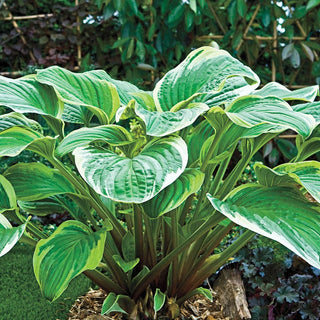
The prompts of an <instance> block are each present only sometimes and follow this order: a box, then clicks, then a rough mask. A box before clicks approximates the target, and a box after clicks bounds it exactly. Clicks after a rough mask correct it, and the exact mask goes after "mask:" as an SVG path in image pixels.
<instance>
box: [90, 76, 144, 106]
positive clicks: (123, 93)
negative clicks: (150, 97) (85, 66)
mask: <svg viewBox="0 0 320 320" xmlns="http://www.w3.org/2000/svg"><path fill="white" fill-rule="evenodd" d="M87 74H88V75H90V77H92V78H94V79H100V80H106V81H108V82H111V83H112V84H113V85H114V86H115V87H116V88H117V92H118V94H119V98H120V103H121V104H124V105H127V104H128V103H129V101H130V100H132V99H135V97H136V94H140V93H141V94H143V93H145V92H144V91H142V90H140V89H139V88H138V87H136V86H135V85H133V84H132V83H130V82H127V81H122V80H115V79H113V78H111V77H110V76H109V75H108V74H107V73H106V72H105V71H103V70H92V71H88V72H87ZM137 101H138V102H139V100H138V99H137Z"/></svg>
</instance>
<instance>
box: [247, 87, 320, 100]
mask: <svg viewBox="0 0 320 320" xmlns="http://www.w3.org/2000/svg"><path fill="white" fill-rule="evenodd" d="M318 92H319V86H310V87H306V88H301V89H297V90H294V91H291V90H289V89H288V88H286V87H285V86H283V85H282V84H280V83H277V82H269V83H268V84H266V85H265V86H264V87H263V88H262V89H259V90H255V91H253V92H252V93H251V94H252V95H257V96H261V97H269V96H273V97H278V98H281V99H283V100H301V101H309V102H312V101H314V99H315V98H316V96H317V94H318Z"/></svg>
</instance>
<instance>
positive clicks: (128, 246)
mask: <svg viewBox="0 0 320 320" xmlns="http://www.w3.org/2000/svg"><path fill="white" fill-rule="evenodd" d="M121 249H122V253H123V257H124V259H125V260H126V261H131V260H134V259H135V238H134V236H133V234H132V233H131V232H130V231H128V232H126V234H125V235H124V237H123V238H122V243H121Z"/></svg>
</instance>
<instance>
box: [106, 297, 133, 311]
mask: <svg viewBox="0 0 320 320" xmlns="http://www.w3.org/2000/svg"><path fill="white" fill-rule="evenodd" d="M134 307H135V303H134V301H133V300H132V299H131V298H130V297H129V296H124V295H115V294H114V293H113V292H111V293H109V294H108V296H107V297H106V299H105V300H104V302H103V304H102V309H101V314H109V313H111V312H121V313H124V314H130V313H131V312H132V311H133V309H134Z"/></svg>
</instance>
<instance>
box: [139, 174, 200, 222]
mask: <svg viewBox="0 0 320 320" xmlns="http://www.w3.org/2000/svg"><path fill="white" fill-rule="evenodd" d="M203 180H204V174H203V173H202V172H201V171H200V170H198V169H189V168H188V169H186V170H185V171H184V172H183V173H182V174H181V175H180V177H179V178H178V179H177V180H176V181H174V182H173V183H171V184H170V185H169V186H167V187H166V188H165V189H163V190H162V191H161V192H160V193H158V194H157V195H156V196H155V197H154V198H152V199H151V200H149V201H147V202H144V203H143V204H142V207H143V209H144V212H145V213H146V214H147V215H148V216H149V217H150V218H157V217H159V216H161V215H163V214H165V213H166V212H169V211H171V210H173V209H175V208H177V207H178V206H180V204H182V203H183V202H184V201H185V200H186V199H187V197H188V196H189V195H191V194H193V193H195V192H197V191H198V190H199V189H200V187H201V185H202V183H203Z"/></svg>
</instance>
